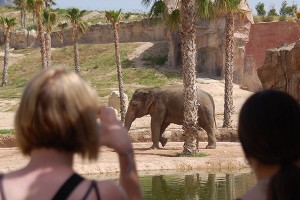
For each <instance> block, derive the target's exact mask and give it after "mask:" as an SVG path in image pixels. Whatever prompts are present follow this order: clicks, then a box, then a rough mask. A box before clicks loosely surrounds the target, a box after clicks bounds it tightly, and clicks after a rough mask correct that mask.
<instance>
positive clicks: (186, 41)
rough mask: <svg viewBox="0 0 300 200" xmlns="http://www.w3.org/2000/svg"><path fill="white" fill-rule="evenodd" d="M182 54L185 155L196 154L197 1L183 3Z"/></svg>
mask: <svg viewBox="0 0 300 200" xmlns="http://www.w3.org/2000/svg"><path fill="white" fill-rule="evenodd" d="M180 16H181V18H180V22H181V23H180V24H181V53H182V69H183V71H182V72H183V85H184V88H183V104H184V122H183V127H184V132H185V133H184V135H185V137H184V139H185V141H184V146H183V153H184V154H186V155H188V154H193V153H196V148H195V144H194V140H195V138H196V134H197V128H196V125H197V118H198V114H197V94H196V92H197V86H196V42H195V39H196V36H195V32H196V30H195V25H194V20H195V0H182V1H181V15H180Z"/></svg>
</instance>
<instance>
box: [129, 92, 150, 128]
mask: <svg viewBox="0 0 300 200" xmlns="http://www.w3.org/2000/svg"><path fill="white" fill-rule="evenodd" d="M152 89H153V88H151V89H150V88H147V89H138V90H136V91H135V92H134V93H133V95H132V98H131V100H130V102H129V105H128V109H127V112H126V116H125V127H126V128H127V129H128V130H129V129H130V127H131V124H132V122H133V121H134V120H135V119H136V118H140V117H143V116H145V115H147V114H149V108H150V106H151V104H152V103H153V102H154V95H153V90H152Z"/></svg>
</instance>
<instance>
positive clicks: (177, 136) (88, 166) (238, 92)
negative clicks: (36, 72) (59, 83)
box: [0, 43, 252, 176]
mask: <svg viewBox="0 0 300 200" xmlns="http://www.w3.org/2000/svg"><path fill="white" fill-rule="evenodd" d="M142 45H143V44H142ZM150 46H151V44H149V43H145V44H144V46H142V47H140V48H139V49H138V50H139V51H145V50H146V49H147V48H149V47H150ZM139 55H140V53H139V52H134V55H131V58H132V59H135V62H137V64H138V65H141V64H142V63H141V61H140V60H139V59H136V58H137V57H138V56H139ZM197 85H198V87H199V88H201V89H203V90H205V91H207V92H209V93H210V94H211V95H212V96H213V98H214V101H215V105H216V123H217V127H218V130H217V132H216V136H217V141H218V143H217V148H216V149H205V146H206V144H207V142H206V134H205V132H203V134H201V136H203V137H202V141H203V142H201V143H200V152H203V153H205V154H207V155H208V156H206V157H177V156H176V155H177V154H178V153H180V152H181V151H182V145H183V142H182V138H181V133H182V130H181V126H177V125H170V126H169V127H168V128H167V130H166V132H165V136H166V137H167V138H168V139H169V142H168V143H167V145H166V146H165V147H164V148H162V149H159V150H157V149H155V150H152V149H151V150H150V149H149V147H150V146H151V143H150V141H151V140H150V139H151V138H150V116H145V117H143V118H140V119H137V120H135V121H134V122H133V124H132V128H131V130H130V131H129V134H130V136H131V138H132V141H133V142H134V143H133V144H134V150H135V155H136V157H135V158H136V162H137V167H138V170H139V173H140V174H141V175H147V174H156V173H165V172H166V171H173V170H176V171H178V170H179V171H182V170H183V171H187V170H202V171H203V170H204V171H218V172H219V171H236V170H244V169H248V165H247V163H246V161H245V159H244V157H243V153H242V149H241V146H240V144H239V142H238V140H237V136H236V127H237V119H238V113H239V111H240V108H241V106H242V104H243V103H244V101H245V100H246V99H247V98H248V97H249V96H250V95H251V94H252V93H251V92H249V91H246V90H242V89H240V87H239V86H238V85H234V107H235V113H234V115H233V118H232V120H233V125H234V126H233V128H232V129H231V130H224V129H222V128H221V127H222V121H223V107H224V99H223V98H224V97H223V96H224V81H223V80H215V79H208V78H198V79H197ZM18 102H19V101H18V100H13V101H11V100H5V99H0V129H13V118H14V112H11V111H10V110H12V108H15V107H16V106H17V105H18ZM0 160H1V162H0V171H1V172H7V171H11V170H14V169H17V168H20V167H22V166H24V165H26V163H27V162H28V158H27V157H24V156H22V154H20V152H19V151H18V149H17V147H16V143H15V138H14V136H9V135H4V136H0ZM75 169H76V170H77V171H78V172H79V173H81V174H105V176H107V175H108V174H110V173H112V174H114V173H116V172H118V171H119V165H118V159H117V155H116V153H115V152H113V151H112V150H110V149H108V148H101V149H100V154H99V158H98V159H97V161H94V162H88V161H86V160H82V159H80V158H78V157H76V158H75Z"/></svg>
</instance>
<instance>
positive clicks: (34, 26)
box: [26, 24, 37, 31]
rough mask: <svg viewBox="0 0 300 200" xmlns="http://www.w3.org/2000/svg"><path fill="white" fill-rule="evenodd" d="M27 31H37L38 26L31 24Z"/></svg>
mask: <svg viewBox="0 0 300 200" xmlns="http://www.w3.org/2000/svg"><path fill="white" fill-rule="evenodd" d="M26 30H27V31H31V30H37V25H36V24H30V25H28V26H26Z"/></svg>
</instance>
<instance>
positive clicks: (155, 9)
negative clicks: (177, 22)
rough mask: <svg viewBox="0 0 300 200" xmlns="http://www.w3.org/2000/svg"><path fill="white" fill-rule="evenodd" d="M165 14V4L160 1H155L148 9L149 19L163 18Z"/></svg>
mask: <svg viewBox="0 0 300 200" xmlns="http://www.w3.org/2000/svg"><path fill="white" fill-rule="evenodd" d="M166 12H167V6H166V4H165V3H164V2H163V1H162V0H159V1H156V2H155V3H154V4H153V6H152V7H151V9H150V12H149V18H156V17H163V15H164V14H165V13H166Z"/></svg>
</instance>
